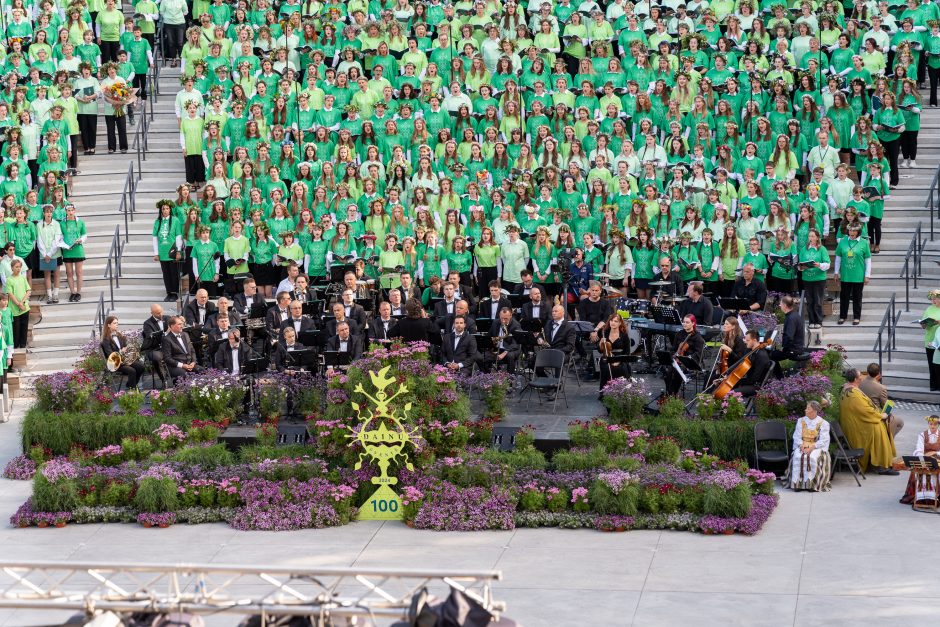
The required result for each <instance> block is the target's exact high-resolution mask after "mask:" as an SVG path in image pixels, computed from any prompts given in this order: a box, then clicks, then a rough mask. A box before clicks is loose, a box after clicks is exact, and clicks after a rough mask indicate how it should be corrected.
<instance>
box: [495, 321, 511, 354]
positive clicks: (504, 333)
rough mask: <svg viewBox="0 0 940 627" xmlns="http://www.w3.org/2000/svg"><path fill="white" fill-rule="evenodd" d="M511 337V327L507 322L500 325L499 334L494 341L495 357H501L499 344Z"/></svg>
mask: <svg viewBox="0 0 940 627" xmlns="http://www.w3.org/2000/svg"><path fill="white" fill-rule="evenodd" d="M507 337H509V327H508V326H506V325H505V324H501V325H499V335H498V336H497V338H496V341H495V342H493V357H499V351H500V348H499V345H500V344H501V343H502V342H503V340H505V339H506V338H507Z"/></svg>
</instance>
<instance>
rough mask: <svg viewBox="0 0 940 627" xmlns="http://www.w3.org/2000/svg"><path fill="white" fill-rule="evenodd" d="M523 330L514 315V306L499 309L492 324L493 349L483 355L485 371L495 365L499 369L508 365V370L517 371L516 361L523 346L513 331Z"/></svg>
mask: <svg viewBox="0 0 940 627" xmlns="http://www.w3.org/2000/svg"><path fill="white" fill-rule="evenodd" d="M521 330H522V326H521V325H520V324H519V323H518V322H517V321H516V319H515V318H513V317H512V308H510V307H503V308H502V309H500V310H499V313H498V314H497V316H496V318H495V319H494V320H493V323H492V324H491V325H490V337H491V338H493V351H492V352H488V353H486V354H485V355H484V356H483V370H484V371H485V372H489V371H490V370H492V369H493V368H494V367H496V368H497V369H498V368H499V367H501V366H506V370H507V371H508V372H510V373H513V372H515V371H516V361H517V360H518V359H519V353H520V352H522V347H521V346H520V345H519V342H517V341H516V338H515V337H513V333H515V332H516V331H521Z"/></svg>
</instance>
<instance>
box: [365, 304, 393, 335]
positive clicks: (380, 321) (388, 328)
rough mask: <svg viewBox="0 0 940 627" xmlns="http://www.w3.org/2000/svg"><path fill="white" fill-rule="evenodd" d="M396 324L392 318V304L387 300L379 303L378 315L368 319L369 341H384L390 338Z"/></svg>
mask: <svg viewBox="0 0 940 627" xmlns="http://www.w3.org/2000/svg"><path fill="white" fill-rule="evenodd" d="M397 326H398V321H397V320H395V318H392V306H391V304H389V303H388V302H383V303H379V316H378V317H377V318H373V319H372V320H370V321H369V341H370V342H379V343H385V342H388V341H389V340H391V338H392V336H391V334H392V333H393V332H394V331H395V328H396V327H397Z"/></svg>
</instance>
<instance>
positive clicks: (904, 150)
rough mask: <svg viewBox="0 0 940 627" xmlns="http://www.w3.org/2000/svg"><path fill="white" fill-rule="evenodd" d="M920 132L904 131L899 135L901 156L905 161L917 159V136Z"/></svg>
mask: <svg viewBox="0 0 940 627" xmlns="http://www.w3.org/2000/svg"><path fill="white" fill-rule="evenodd" d="M918 133H920V131H904V132H903V133H901V140H900V141H901V156H902V157H903V158H905V159H916V158H917V134H918Z"/></svg>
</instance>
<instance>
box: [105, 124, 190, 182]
mask: <svg viewBox="0 0 940 627" xmlns="http://www.w3.org/2000/svg"><path fill="white" fill-rule="evenodd" d="M104 123H105V126H106V127H107V128H108V150H110V151H114V150H117V146H118V145H120V147H121V150H127V116H126V115H122V116H121V117H118V116H116V115H106V116H104ZM115 128H117V137H115V136H114V135H115V133H114V131H115ZM199 160H200V161H202V157H199ZM199 180H200V181H201V180H202V179H199Z"/></svg>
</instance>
